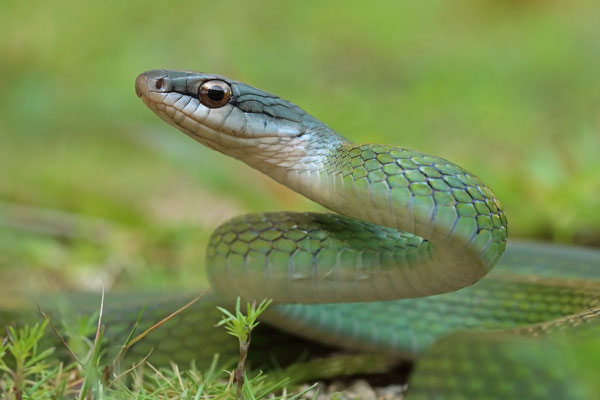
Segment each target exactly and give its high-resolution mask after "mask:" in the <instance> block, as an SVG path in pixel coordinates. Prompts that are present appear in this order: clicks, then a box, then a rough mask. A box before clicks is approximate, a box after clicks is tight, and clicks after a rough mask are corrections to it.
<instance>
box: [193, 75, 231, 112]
mask: <svg viewBox="0 0 600 400" xmlns="http://www.w3.org/2000/svg"><path fill="white" fill-rule="evenodd" d="M198 96H199V98H200V102H201V103H202V104H204V105H205V106H206V107H209V108H218V107H223V106H224V105H225V104H227V102H229V99H230V98H231V86H229V84H227V82H223V81H221V80H217V79H213V80H211V81H206V82H204V83H202V85H200V89H199V90H198Z"/></svg>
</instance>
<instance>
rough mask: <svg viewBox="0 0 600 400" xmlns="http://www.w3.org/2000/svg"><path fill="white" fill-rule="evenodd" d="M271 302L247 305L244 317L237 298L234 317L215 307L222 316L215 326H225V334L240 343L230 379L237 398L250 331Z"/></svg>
mask: <svg viewBox="0 0 600 400" xmlns="http://www.w3.org/2000/svg"><path fill="white" fill-rule="evenodd" d="M272 301H273V300H263V301H261V302H260V304H259V305H258V306H256V302H254V303H252V304H250V303H247V304H246V315H244V314H243V313H242V311H241V309H240V298H239V297H238V298H237V301H236V303H235V315H234V314H232V313H231V312H229V311H228V310H226V309H224V308H222V307H217V309H218V310H219V311H221V312H222V313H223V315H224V316H223V319H222V320H221V321H220V322H219V323H218V324H217V326H225V329H226V330H227V333H229V334H230V335H233V336H235V337H237V338H238V341H239V343H240V359H239V361H238V365H237V368H236V369H235V371H234V373H233V375H232V378H231V379H233V380H234V381H235V383H236V385H237V397H238V398H239V397H241V394H242V388H243V386H244V364H245V363H246V358H247V357H248V349H249V348H250V340H251V337H252V335H251V334H252V330H253V329H254V328H256V327H257V326H258V324H259V322H258V321H257V319H258V317H259V316H260V315H261V314H262V313H263V312H264V311H265V310H266V309H267V307H268V306H269V305H270V304H271V302H272Z"/></svg>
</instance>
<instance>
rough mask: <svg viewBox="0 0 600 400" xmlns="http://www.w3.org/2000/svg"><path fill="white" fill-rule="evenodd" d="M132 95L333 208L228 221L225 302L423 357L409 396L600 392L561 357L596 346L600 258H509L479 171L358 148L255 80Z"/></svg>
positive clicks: (139, 87) (310, 332)
mask: <svg viewBox="0 0 600 400" xmlns="http://www.w3.org/2000/svg"><path fill="white" fill-rule="evenodd" d="M135 90H136V93H137V95H138V97H140V98H141V100H142V101H143V102H144V104H145V105H146V106H147V107H148V108H150V110H152V111H153V112H154V113H155V114H156V115H158V116H159V117H160V118H162V119H163V120H165V121H166V122H167V123H169V124H170V125H172V126H174V127H176V128H177V129H179V130H180V131H182V132H183V133H185V134H186V135H188V136H190V137H191V138H192V139H194V140H195V141H197V142H200V143H201V144H203V145H204V146H206V147H208V148H210V149H213V150H216V151H218V152H220V153H223V154H225V155H228V156H230V157H233V158H235V159H237V160H240V161H242V162H243V163H245V164H247V165H248V166H250V167H252V168H254V169H256V170H258V171H260V172H262V173H263V174H265V175H267V176H269V177H270V178H272V179H273V180H275V181H276V182H279V183H280V184H282V185H284V186H286V187H288V188H290V189H292V190H293V191H295V192H297V193H299V194H301V195H303V196H305V197H307V198H308V199H311V200H312V201H314V202H316V203H318V204H320V205H321V206H323V207H324V208H326V209H328V210H330V211H331V212H332V213H327V214H326V213H293V212H282V213H261V214H250V215H245V216H240V217H237V218H234V219H232V220H231V221H228V222H226V223H224V224H223V225H221V226H220V227H218V228H217V229H216V230H215V231H214V233H213V234H212V236H211V239H210V241H209V245H208V250H207V261H206V266H207V271H208V276H209V280H210V282H211V287H212V288H213V290H214V292H215V293H217V294H218V296H219V297H220V298H223V299H233V298H235V297H237V296H239V297H241V298H242V299H244V300H246V301H260V300H262V299H273V301H274V303H275V305H274V306H272V307H271V308H270V309H269V312H268V313H267V314H266V315H265V316H264V319H265V321H267V322H268V323H269V324H270V325H273V326H275V327H277V328H279V329H282V330H284V331H287V332H290V333H293V334H295V335H299V336H302V337H305V338H308V339H310V340H313V341H317V342H320V343H325V344H329V345H335V346H340V347H344V348H349V349H354V350H361V351H374V352H383V353H388V354H393V355H396V356H398V357H401V358H412V359H416V360H418V361H417V364H416V365H417V366H416V371H415V373H414V374H413V377H412V379H411V384H410V391H409V395H410V396H409V397H412V398H452V397H453V396H455V397H457V398H487V397H500V398H537V397H539V398H592V397H593V396H592V394H591V392H589V391H586V390H590V389H587V388H586V386H585V385H583V384H578V383H577V382H579V381H581V378H577V376H578V374H577V373H576V371H575V370H576V369H577V368H576V367H574V366H573V365H575V364H577V363H574V362H571V364H569V362H568V361H567V360H566V358H568V357H564V356H562V355H561V351H566V350H564V348H565V346H567V348H568V345H567V344H569V343H571V344H572V343H574V342H577V343H583V342H585V341H586V340H591V341H592V342H591V343H592V344H590V345H589V346H591V347H592V348H594V346H593V343H594V341H593V340H594V337H597V335H596V333H598V332H599V331H598V329H597V327H598V316H599V315H600V303H599V301H600V290H599V289H600V286H599V282H600V280H599V278H600V253H599V252H598V251H595V250H587V249H578V248H568V247H553V246H550V245H541V244H531V243H530V244H527V243H525V244H523V243H521V244H519V243H517V244H514V245H512V246H509V249H508V251H506V254H505V255H504V257H502V255H503V253H505V250H506V248H507V240H506V239H507V226H508V225H507V218H506V215H505V213H504V211H503V209H502V206H501V204H500V202H499V200H498V199H497V198H496V196H495V195H494V193H493V192H492V190H491V189H490V188H489V187H488V186H487V185H486V184H485V183H484V182H483V181H482V180H481V179H479V178H478V177H477V176H475V175H474V174H472V173H471V172H468V171H466V170H464V169H463V168H461V167H459V166H458V165H456V164H454V163H452V162H450V161H447V160H445V159H443V158H440V157H436V156H432V155H428V154H425V153H422V152H419V151H415V150H410V149H406V148H403V147H399V146H389V145H380V144H355V143H352V142H351V141H349V140H347V139H346V138H345V137H343V136H342V135H340V134H339V133H337V132H336V131H334V130H333V129H331V128H330V127H329V126H328V125H326V124H325V123H324V122H321V121H320V120H318V119H316V118H315V117H313V116H312V115H310V114H309V113H307V112H306V111H304V110H303V109H301V108H300V107H298V106H297V105H295V104H293V103H291V102H289V101H286V100H283V99H281V98H279V97H277V96H275V95H273V94H270V93H267V92H265V91H263V90H260V89H257V88H255V87H252V86H249V85H247V84H245V83H242V82H239V81H235V80H232V79H228V78H226V77H223V76H219V75H213V74H205V73H199V72H193V71H172V70H152V71H148V72H145V73H143V74H141V75H139V76H138V78H137V80H136V83H135ZM499 260H501V261H500V262H499ZM496 264H499V265H498V266H497V268H494V272H493V273H491V271H492V268H493V267H494V266H495V265H496ZM484 277H485V279H482V278H484ZM476 283H477V284H476ZM553 333H554V335H553ZM557 337H559V338H560V339H558V338H557ZM574 337H575V338H579V339H574ZM582 337H583V339H582ZM549 338H550V339H549ZM552 338H554V339H552ZM585 338H588V339H585ZM549 340H550V342H548V341H549ZM552 340H554V341H552ZM549 343H550V344H549ZM556 343H558V344H556ZM586 343H587V342H586ZM571 361H572V360H571ZM557 365H558V366H557ZM569 368H571V369H572V370H571V369H569ZM596 372H598V369H596ZM461 382H463V384H461ZM490 383H493V384H490ZM595 389H598V388H597V386H596V387H595ZM440 396H441V397H440ZM461 396H462V397H461ZM588 396H591V397H588Z"/></svg>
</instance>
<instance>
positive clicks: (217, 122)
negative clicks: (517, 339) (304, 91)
mask: <svg viewBox="0 0 600 400" xmlns="http://www.w3.org/2000/svg"><path fill="white" fill-rule="evenodd" d="M135 91H136V94H137V95H138V97H140V98H141V99H142V101H143V102H144V103H145V104H146V105H147V106H148V107H149V108H150V109H151V110H152V111H153V112H154V113H156V114H157V115H158V116H159V117H161V118H162V119H163V120H165V121H167V122H168V123H169V124H171V125H173V126H175V127H176V128H178V129H179V130H181V131H183V132H184V133H186V134H187V135H189V136H191V137H193V138H194V139H196V140H197V141H199V142H201V143H203V144H204V145H206V146H208V147H210V148H213V149H216V150H218V151H221V152H223V153H226V154H229V155H232V156H234V157H239V158H243V156H244V155H247V154H248V153H258V152H263V153H264V152H265V151H266V155H268V156H272V155H273V153H274V152H277V151H284V152H289V151H290V149H291V147H288V148H287V150H286V149H285V148H286V146H285V145H286V143H289V142H290V141H292V140H293V139H294V138H298V137H300V136H302V135H303V134H304V133H305V132H306V131H307V130H310V129H311V128H312V130H315V128H317V130H318V128H319V125H323V126H325V127H326V125H325V124H323V123H321V122H320V121H317V120H316V119H314V118H313V117H312V116H310V115H309V114H307V113H306V112H305V111H304V110H302V109H301V108H300V107H298V106H296V105H294V104H292V103H290V102H288V101H286V100H283V99H280V98H279V97H277V96H275V95H272V94H270V93H267V92H264V91H262V90H260V89H257V88H254V87H252V86H249V85H246V84H244V83H242V82H237V81H234V80H231V79H228V78H225V77H222V76H218V75H212V74H205V73H200V72H192V71H168V70H152V71H147V72H144V73H142V74H140V75H139V76H138V77H137V79H136V81H135ZM293 148H294V149H296V150H297V149H298V147H297V146H294V147H293Z"/></svg>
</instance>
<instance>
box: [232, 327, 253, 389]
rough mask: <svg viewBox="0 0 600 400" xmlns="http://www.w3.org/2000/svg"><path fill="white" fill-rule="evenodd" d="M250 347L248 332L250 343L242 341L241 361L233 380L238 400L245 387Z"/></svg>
mask: <svg viewBox="0 0 600 400" xmlns="http://www.w3.org/2000/svg"><path fill="white" fill-rule="evenodd" d="M249 347H250V332H248V341H247V342H242V341H241V340H240V359H239V361H238V365H237V368H236V369H235V371H234V373H233V380H234V381H235V383H236V386H237V389H236V398H237V399H241V398H242V386H244V364H245V363H246V357H248V348H249Z"/></svg>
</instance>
